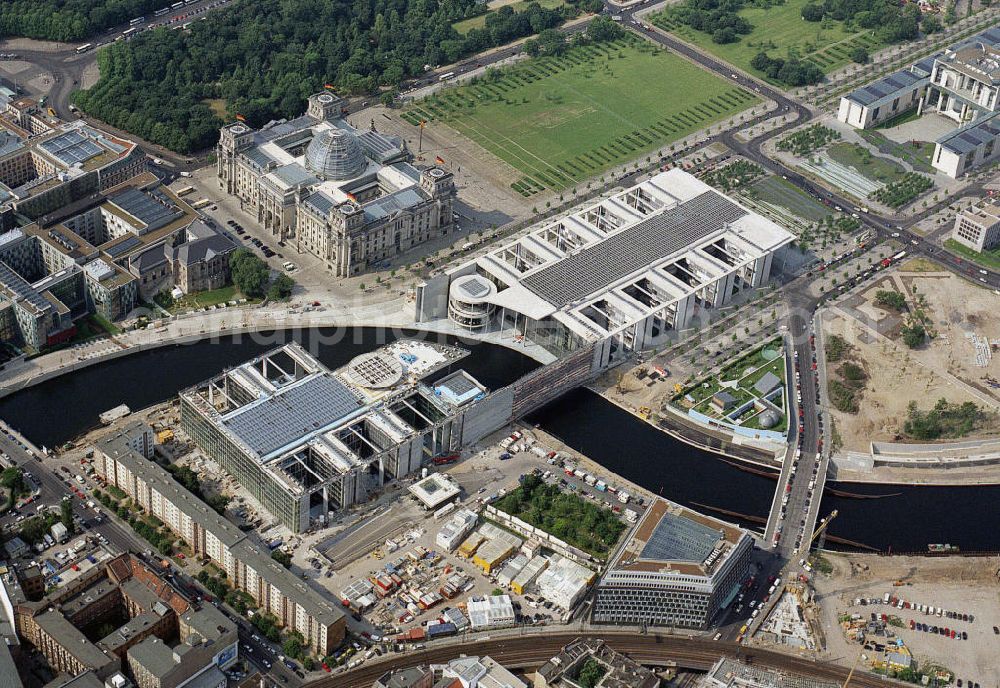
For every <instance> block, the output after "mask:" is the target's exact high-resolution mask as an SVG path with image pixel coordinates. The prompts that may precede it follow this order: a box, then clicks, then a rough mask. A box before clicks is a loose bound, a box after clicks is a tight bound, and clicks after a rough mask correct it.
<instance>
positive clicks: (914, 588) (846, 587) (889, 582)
mask: <svg viewBox="0 0 1000 688" xmlns="http://www.w3.org/2000/svg"><path fill="white" fill-rule="evenodd" d="M825 556H826V558H827V560H828V561H830V562H831V563H832V564H833V565H834V572H833V574H832V575H831V576H829V577H826V576H817V577H816V579H815V586H816V600H817V602H818V603H819V605H820V607H821V613H820V615H821V619H822V623H823V629H824V632H825V633H826V652H825V653H824V655H823V658H825V659H829V660H833V661H837V662H839V663H842V664H845V665H851V664H853V663H854V661H855V658H856V657H858V655H859V653H860V652H862V649H861V647H860V646H859V645H858V644H857V643H853V642H848V641H847V639H846V638H845V637H844V634H843V632H842V631H841V628H840V625H839V623H838V621H837V619H838V616H839V615H841V614H845V613H846V614H862V615H863V616H864V617H865V618H868V617H869V615H870V614H871V613H872V612H875V613H877V614H882V613H886V614H889V613H891V614H895V615H897V616H898V617H900V619H902V621H903V624H904V625H903V627H902V628H894V629H893V630H894V631H895V633H896V635H897V636H898V637H899V638H901V639H902V640H903V642H904V643H905V644H906V646H907V647H908V648H909V649H910V650H911V651H912V653H913V656H914V658H915V659H916V661H917V663H918V665H923V664H924V663H925V662H931V663H934V664H938V665H941V666H944V667H946V668H948V669H950V670H951V671H953V672H954V673H955V675H956V678H961V679H962V680H963V684H966V683H967V682H968V681H970V680H971V681H974V682H978V683H980V684H982V685H983V686H993V685H996V683H997V682H998V681H1000V662H997V659H996V658H997V656H998V655H1000V635H996V634H995V633H994V631H993V626H995V625H998V624H1000V585H998V579H997V570H998V566H1000V560H998V559H996V558H964V557H945V558H928V557H878V556H874V555H852V556H850V557H847V556H843V555H830V554H827V555H825ZM895 582H901V583H902V585H894V583H895ZM887 592H888V593H890V594H892V595H895V596H897V597H899V598H901V599H904V600H907V601H910V602H914V603H917V604H926V605H932V606H938V607H942V608H944V609H945V610H950V611H954V612H958V613H967V614H968V613H971V614H973V615H974V617H975V620H974V621H971V622H969V621H962V620H955V619H948V618H947V617H945V616H942V617H941V618H938V617H937V616H933V617H932V616H929V615H926V614H924V613H922V612H920V611H918V610H915V609H891V610H890V607H889V606H888V605H884V604H878V605H875V606H871V605H865V606H861V605H856V604H854V602H855V601H856V600H857V599H858V598H862V597H864V598H879V599H880V600H881V598H882V597H883V595H884V594H885V593H887ZM911 619H912V620H913V621H914V622H923V623H927V624H933V625H937V626H945V627H947V628H949V629H951V628H954V629H955V630H956V631H965V632H966V634H967V635H968V639H967V640H957V639H956V640H952V639H951V638H945V637H944V636H942V635H932V634H931V633H929V632H928V633H925V632H921V631H918V630H910V628H909V622H910V620H911ZM859 669H860V663H859ZM952 685H954V683H953V684H952Z"/></svg>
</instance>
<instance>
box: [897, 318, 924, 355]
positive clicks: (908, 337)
mask: <svg viewBox="0 0 1000 688" xmlns="http://www.w3.org/2000/svg"><path fill="white" fill-rule="evenodd" d="M902 333H903V343H905V344H906V346H908V347H910V348H911V349H916V348H917V347H918V346H920V345H921V344H923V343H924V339H926V338H927V330H926V329H925V328H924V326H923V323H920V322H913V323H910V324H909V325H906V326H904V327H903V329H902Z"/></svg>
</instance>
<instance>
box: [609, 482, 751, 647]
mask: <svg viewBox="0 0 1000 688" xmlns="http://www.w3.org/2000/svg"><path fill="white" fill-rule="evenodd" d="M752 551H753V539H752V538H751V537H750V535H749V534H748V533H747V532H746V531H745V530H743V529H741V528H739V527H737V526H734V525H731V524H728V523H725V522H723V521H719V520H717V519H714V518H709V517H708V516H703V515H701V514H698V513H696V512H693V511H690V510H688V509H685V508H684V507H681V506H679V505H677V504H673V503H671V502H667V501H665V500H662V499H657V500H655V501H654V502H653V504H652V506H650V508H649V509H648V510H647V511H646V515H645V517H644V518H643V519H642V521H640V522H639V524H638V526H636V528H635V530H634V531H633V533H632V534H631V535H630V539H629V542H628V543H627V544H626V546H625V547H624V548H622V550H621V552H620V553H619V555H618V556H617V558H616V559H615V560H614V561H612V563H611V564H610V566H609V567H608V570H607V572H606V573H605V574H604V576H603V577H602V578H601V580H600V582H599V583H598V584H597V597H596V600H595V602H594V612H593V620H594V622H596V623H607V624H624V625H633V626H634V625H645V626H676V627H680V628H694V629H704V628H707V627H709V625H710V624H711V622H712V619H713V618H714V617H715V615H716V614H717V613H718V612H719V610H720V609H723V608H724V607H726V606H728V605H729V604H730V603H731V602H732V601H733V600H734V599H735V598H736V595H737V593H739V590H740V586H741V584H742V583H743V581H744V580H746V578H747V576H749V575H750V555H751V552H752Z"/></svg>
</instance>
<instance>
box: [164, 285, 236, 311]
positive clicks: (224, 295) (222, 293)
mask: <svg viewBox="0 0 1000 688" xmlns="http://www.w3.org/2000/svg"><path fill="white" fill-rule="evenodd" d="M239 298H242V295H241V294H240V293H239V290H237V289H236V287H235V286H233V285H229V286H227V287H222V288H220V289H212V290H211V291H199V292H195V293H194V294H185V295H184V296H182V297H181V298H179V299H177V301H175V302H174V305H173V307H172V308H171V309H170V310H172V311H178V310H184V309H187V308H206V307H208V306H217V305H219V304H220V303H227V302H229V301H233V300H235V299H239Z"/></svg>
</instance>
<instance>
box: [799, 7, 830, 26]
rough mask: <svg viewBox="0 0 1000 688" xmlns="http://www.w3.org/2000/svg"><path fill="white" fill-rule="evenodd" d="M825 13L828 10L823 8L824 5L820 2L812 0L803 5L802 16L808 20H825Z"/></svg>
mask: <svg viewBox="0 0 1000 688" xmlns="http://www.w3.org/2000/svg"><path fill="white" fill-rule="evenodd" d="M824 14H826V12H825V10H824V9H823V5H821V4H820V3H815V2H811V3H809V4H808V5H804V6H803V7H802V18H803V19H805V20H806V21H807V22H818V21H823V15H824Z"/></svg>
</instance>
